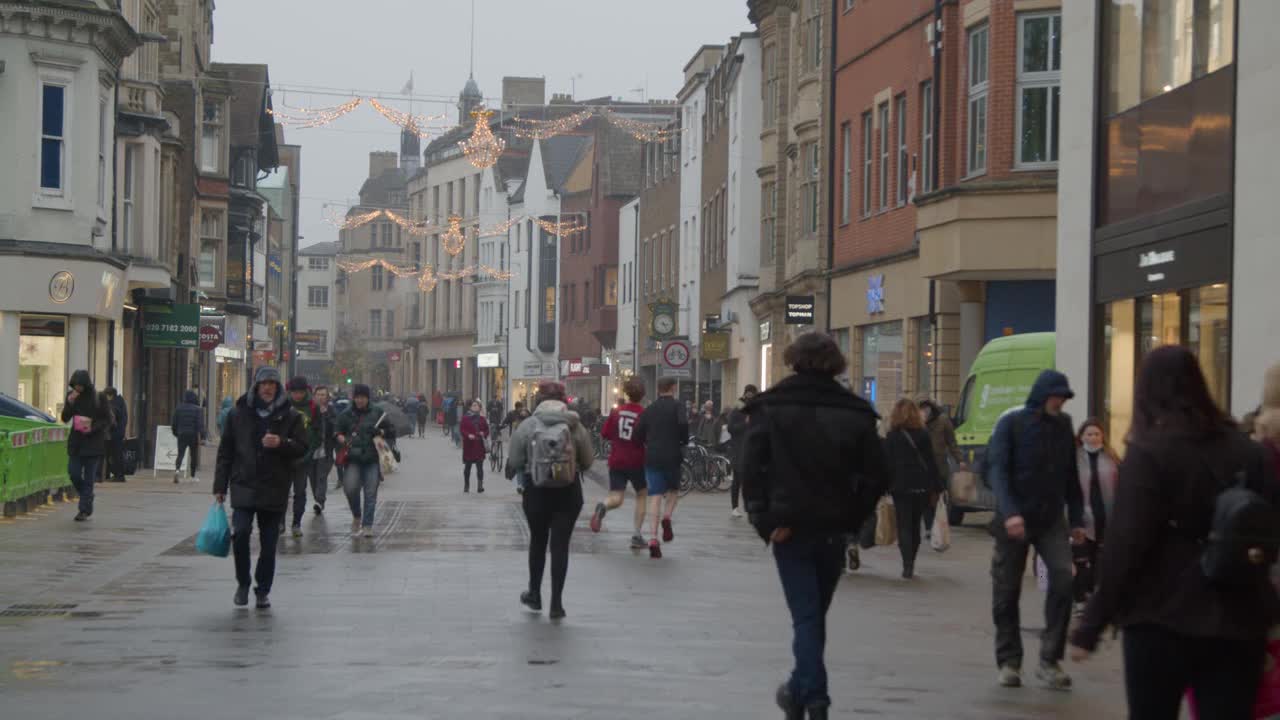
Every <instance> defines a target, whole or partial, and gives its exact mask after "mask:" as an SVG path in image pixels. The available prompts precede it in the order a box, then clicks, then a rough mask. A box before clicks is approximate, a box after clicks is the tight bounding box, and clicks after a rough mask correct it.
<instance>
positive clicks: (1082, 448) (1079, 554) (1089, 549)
mask: <svg viewBox="0 0 1280 720" xmlns="http://www.w3.org/2000/svg"><path fill="white" fill-rule="evenodd" d="M1076 445H1077V446H1078V449H1077V450H1076V466H1077V467H1078V468H1079V475H1080V490H1081V491H1082V492H1083V493H1084V534H1085V541H1084V542H1082V543H1079V544H1077V545H1073V546H1072V548H1071V554H1072V556H1073V559H1074V561H1075V566H1076V574H1075V581H1074V588H1073V594H1074V595H1075V601H1076V603H1077V607H1078V608H1083V603H1084V601H1085V600H1088V599H1089V595H1090V594H1091V593H1092V592H1093V587H1094V585H1095V583H1096V582H1097V567H1098V554H1099V551H1100V550H1101V548H1102V545H1103V542H1104V539H1105V538H1106V533H1107V519H1108V518H1109V517H1110V516H1111V510H1112V508H1114V507H1115V501H1116V484H1117V482H1119V477H1120V456H1119V455H1117V454H1116V452H1115V451H1114V450H1112V449H1111V445H1110V444H1108V443H1107V432H1106V429H1105V428H1103V426H1102V421H1101V420H1099V419H1097V418H1089V419H1088V420H1085V421H1084V423H1083V424H1082V425H1081V426H1080V431H1079V432H1077V433H1076Z"/></svg>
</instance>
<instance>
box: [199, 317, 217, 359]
mask: <svg viewBox="0 0 1280 720" xmlns="http://www.w3.org/2000/svg"><path fill="white" fill-rule="evenodd" d="M221 344H222V329H221V328H219V327H218V326H217V325H213V324H205V325H201V326H200V349H201V350H204V351H205V352H208V351H210V350H212V349H214V348H216V347H218V346H219V345H221Z"/></svg>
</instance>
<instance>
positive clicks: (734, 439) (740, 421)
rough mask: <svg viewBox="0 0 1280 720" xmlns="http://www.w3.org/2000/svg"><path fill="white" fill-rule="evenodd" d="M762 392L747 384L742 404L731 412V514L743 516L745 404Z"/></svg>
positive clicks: (745, 434) (729, 423)
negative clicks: (741, 502) (741, 503)
mask: <svg viewBox="0 0 1280 720" xmlns="http://www.w3.org/2000/svg"><path fill="white" fill-rule="evenodd" d="M759 394H760V388H758V387H756V386H755V385H747V386H746V387H745V388H743V389H742V398H741V399H742V404H741V405H738V406H737V407H735V408H734V409H733V410H732V411H731V412H730V413H729V422H728V429H729V464H730V466H731V467H732V468H733V480H732V481H731V482H730V483H729V515H730V517H735V518H740V517H742V509H741V508H739V507H738V499H739V496H740V495H741V493H742V441H743V439H744V438H746V436H747V414H746V413H745V412H743V408H744V406H746V404H747V403H749V402H751V401H752V400H754V399H755V397H756V395H759Z"/></svg>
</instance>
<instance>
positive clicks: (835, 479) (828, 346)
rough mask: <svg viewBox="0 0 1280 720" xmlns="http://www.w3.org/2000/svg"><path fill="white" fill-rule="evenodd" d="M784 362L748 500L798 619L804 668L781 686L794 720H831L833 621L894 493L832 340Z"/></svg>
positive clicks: (764, 397)
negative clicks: (867, 534)
mask: <svg viewBox="0 0 1280 720" xmlns="http://www.w3.org/2000/svg"><path fill="white" fill-rule="evenodd" d="M784 359H785V361H786V363H787V365H789V366H790V367H791V368H792V369H793V370H794V371H795V374H794V375H792V376H791V377H788V378H786V379H784V380H783V381H782V382H780V383H778V384H777V385H775V386H774V387H772V388H770V389H769V390H768V391H767V392H764V393H762V394H760V395H758V396H756V398H755V399H754V400H752V401H751V402H749V403H747V406H746V408H745V412H746V414H747V417H748V418H749V421H748V425H747V434H746V440H745V442H744V445H743V452H742V469H743V478H742V494H743V499H744V500H745V502H746V506H747V513H748V516H749V517H750V519H751V524H752V525H754V526H755V528H756V531H757V532H758V533H759V534H760V537H761V538H763V539H764V540H765V542H768V543H772V545H773V555H774V560H775V561H776V562H777V566H778V576H779V578H781V580H782V590H783V594H784V595H785V596H786V599H787V607H788V608H789V609H790V611H791V620H792V626H793V628H794V632H795V637H794V642H793V643H792V652H793V654H794V656H795V669H794V670H793V671H792V673H791V678H790V680H789V681H788V682H786V683H784V684H783V685H782V686H781V687H779V688H778V692H777V702H778V706H779V707H781V708H782V710H783V712H784V713H785V714H786V717H787V718H788V719H789V720H801V719H802V718H804V717H805V716H806V713H807V714H808V717H809V718H810V719H811V720H826V718H827V716H828V709H829V707H830V705H831V698H830V696H829V695H828V694H827V670H826V666H825V664H824V661H823V651H824V649H825V647H826V614H827V609H828V608H829V607H830V606H831V600H832V598H833V597H834V596H835V591H836V585H837V584H838V583H839V581H840V575H841V572H842V564H843V562H844V552H845V538H846V537H847V536H848V535H849V534H851V533H856V532H857V531H858V528H859V527H860V526H861V525H862V523H863V522H865V521H866V519H867V518H868V517H869V516H870V515H871V513H872V511H873V510H874V508H875V504H876V501H877V500H878V499H879V498H880V496H881V495H883V494H884V492H885V490H886V489H887V488H888V481H889V473H888V470H887V467H886V463H885V457H884V450H883V448H882V446H881V444H880V438H879V436H878V435H877V434H876V412H875V409H874V408H872V406H871V404H870V403H868V402H867V401H866V400H863V399H862V398H860V397H857V396H856V395H854V394H853V393H851V392H849V391H847V390H845V389H844V388H843V387H841V386H840V384H839V383H838V382H836V380H835V376H837V375H839V374H840V373H842V372H843V371H844V368H845V365H846V361H845V359H844V356H843V355H842V354H841V353H840V348H839V347H838V346H837V345H836V343H835V341H834V340H832V339H831V337H829V336H827V335H824V334H821V333H808V334H806V335H802V336H800V337H799V338H797V339H796V340H795V342H793V343H792V344H791V346H790V347H788V348H787V350H786V354H785V355H784Z"/></svg>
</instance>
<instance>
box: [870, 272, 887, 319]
mask: <svg viewBox="0 0 1280 720" xmlns="http://www.w3.org/2000/svg"><path fill="white" fill-rule="evenodd" d="M883 312H884V274H883V273H881V274H879V275H872V276H871V277H869V278H867V314H868V315H879V314H881V313H883Z"/></svg>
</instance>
